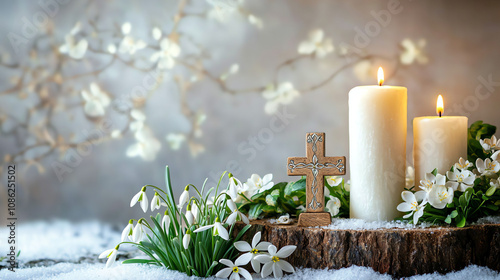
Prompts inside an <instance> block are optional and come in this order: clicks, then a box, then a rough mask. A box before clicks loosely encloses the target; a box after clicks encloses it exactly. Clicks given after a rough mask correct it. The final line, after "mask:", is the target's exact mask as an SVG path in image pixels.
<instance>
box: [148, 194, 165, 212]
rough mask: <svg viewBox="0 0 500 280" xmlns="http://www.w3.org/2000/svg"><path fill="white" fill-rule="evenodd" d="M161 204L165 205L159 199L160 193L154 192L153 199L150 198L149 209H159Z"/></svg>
mask: <svg viewBox="0 0 500 280" xmlns="http://www.w3.org/2000/svg"><path fill="white" fill-rule="evenodd" d="M161 206H164V207H166V206H167V204H166V203H165V202H164V201H162V200H161V198H160V195H159V194H158V193H157V192H155V195H154V196H153V199H152V200H151V211H154V210H156V209H160V207H161Z"/></svg>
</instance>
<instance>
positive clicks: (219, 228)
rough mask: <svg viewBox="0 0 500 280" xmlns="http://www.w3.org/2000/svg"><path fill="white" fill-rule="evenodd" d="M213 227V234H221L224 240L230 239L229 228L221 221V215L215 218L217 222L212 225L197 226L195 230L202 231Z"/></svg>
mask: <svg viewBox="0 0 500 280" xmlns="http://www.w3.org/2000/svg"><path fill="white" fill-rule="evenodd" d="M209 229H212V234H213V236H220V237H221V238H222V239H224V240H229V233H228V232H227V229H226V228H225V227H224V226H223V225H222V224H221V223H220V220H219V217H217V218H215V222H214V223H213V224H211V225H207V226H202V227H199V228H197V229H196V230H195V231H194V232H201V231H205V230H209Z"/></svg>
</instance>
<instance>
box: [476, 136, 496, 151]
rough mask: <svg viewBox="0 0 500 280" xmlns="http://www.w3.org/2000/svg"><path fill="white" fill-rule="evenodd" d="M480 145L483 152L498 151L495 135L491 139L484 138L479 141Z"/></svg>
mask: <svg viewBox="0 0 500 280" xmlns="http://www.w3.org/2000/svg"><path fill="white" fill-rule="evenodd" d="M479 142H480V143H481V146H482V147H483V149H484V150H485V151H490V150H493V151H495V150H500V139H498V140H497V138H496V137H495V135H493V136H492V137H491V138H486V139H484V140H483V139H481V140H479Z"/></svg>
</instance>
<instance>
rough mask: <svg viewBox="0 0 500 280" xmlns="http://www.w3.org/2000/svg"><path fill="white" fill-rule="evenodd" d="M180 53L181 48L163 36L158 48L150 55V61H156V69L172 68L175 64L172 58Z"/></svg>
mask: <svg viewBox="0 0 500 280" xmlns="http://www.w3.org/2000/svg"><path fill="white" fill-rule="evenodd" d="M180 53H181V48H180V47H179V45H178V44H177V43H176V42H174V41H172V40H170V39H168V38H163V39H162V40H161V42H160V50H159V51H157V52H155V53H153V55H151V58H150V61H151V62H155V63H158V69H172V68H173V67H174V65H175V61H174V58H175V57H178V56H179V54H180Z"/></svg>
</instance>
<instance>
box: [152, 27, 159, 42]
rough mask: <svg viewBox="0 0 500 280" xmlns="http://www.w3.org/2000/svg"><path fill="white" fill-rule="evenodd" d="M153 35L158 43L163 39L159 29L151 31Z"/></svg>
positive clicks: (155, 28)
mask: <svg viewBox="0 0 500 280" xmlns="http://www.w3.org/2000/svg"><path fill="white" fill-rule="evenodd" d="M151 34H152V35H153V38H154V39H155V40H156V41H158V40H160V38H161V35H162V34H161V29H160V28H158V27H156V26H155V27H153V30H151Z"/></svg>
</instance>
